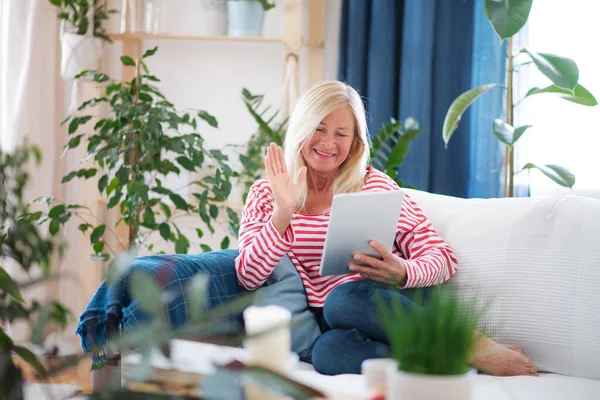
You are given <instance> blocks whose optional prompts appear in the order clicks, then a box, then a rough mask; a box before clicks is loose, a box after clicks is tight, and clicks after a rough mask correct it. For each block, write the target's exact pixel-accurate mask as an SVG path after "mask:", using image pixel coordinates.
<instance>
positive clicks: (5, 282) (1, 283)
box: [0, 267, 25, 302]
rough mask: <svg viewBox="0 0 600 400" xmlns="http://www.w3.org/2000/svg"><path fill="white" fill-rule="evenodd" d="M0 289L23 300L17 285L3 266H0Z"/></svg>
mask: <svg viewBox="0 0 600 400" xmlns="http://www.w3.org/2000/svg"><path fill="white" fill-rule="evenodd" d="M0 290H1V291H2V292H5V293H9V294H10V295H11V296H12V297H14V298H15V299H16V300H17V301H19V302H23V301H25V300H24V299H23V296H22V295H21V292H20V291H19V285H17V282H15V281H14V280H13V279H12V278H11V277H10V275H9V274H8V272H6V271H5V270H4V268H1V267H0Z"/></svg>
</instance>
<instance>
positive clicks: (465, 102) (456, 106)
mask: <svg viewBox="0 0 600 400" xmlns="http://www.w3.org/2000/svg"><path fill="white" fill-rule="evenodd" d="M495 87H502V85H499V84H497V83H491V84H488V85H483V86H479V87H476V88H474V89H471V90H467V91H466V92H464V93H462V94H461V95H460V96H458V97H457V98H456V99H455V100H454V101H453V102H452V104H451V105H450V108H449V109H448V112H446V118H444V127H443V128H442V137H443V139H444V143H445V144H446V147H448V142H449V141H450V138H451V137H452V134H453V133H454V131H455V130H456V128H458V123H459V122H460V118H461V117H462V115H463V113H464V112H465V111H466V110H467V108H469V106H470V105H471V103H473V101H475V99H476V98H477V97H479V96H481V95H482V94H484V93H485V92H487V91H488V90H490V89H493V88H495Z"/></svg>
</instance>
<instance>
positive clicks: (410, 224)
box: [393, 194, 458, 288]
mask: <svg viewBox="0 0 600 400" xmlns="http://www.w3.org/2000/svg"><path fill="white" fill-rule="evenodd" d="M396 243H397V245H398V248H395V249H394V251H393V253H395V254H396V255H399V256H400V257H402V258H403V259H404V264H405V266H406V274H407V281H406V285H405V286H404V288H410V287H426V286H433V285H437V284H440V283H443V282H446V281H447V280H448V279H450V278H452V276H453V275H454V274H455V273H456V269H457V266H458V262H457V259H456V256H455V254H454V252H453V251H452V249H451V248H450V247H449V246H448V244H447V243H446V242H445V241H444V240H443V239H442V238H440V237H439V236H438V235H437V233H436V232H435V230H434V229H433V225H432V224H431V222H430V221H429V220H428V219H427V217H426V216H425V214H424V213H423V211H422V210H421V208H420V207H419V206H418V205H417V203H415V201H414V200H412V199H411V198H410V197H409V196H408V194H405V195H404V204H403V205H402V212H401V214H400V220H399V221H398V232H397V234H396Z"/></svg>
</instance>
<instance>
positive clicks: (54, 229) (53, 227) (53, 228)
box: [48, 219, 60, 236]
mask: <svg viewBox="0 0 600 400" xmlns="http://www.w3.org/2000/svg"><path fill="white" fill-rule="evenodd" d="M48 229H49V231H50V234H51V235H52V236H55V235H56V234H57V233H58V230H59V229H60V222H59V221H58V220H57V219H53V220H52V221H50V226H49V228H48Z"/></svg>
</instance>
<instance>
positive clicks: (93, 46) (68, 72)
mask: <svg viewBox="0 0 600 400" xmlns="http://www.w3.org/2000/svg"><path fill="white" fill-rule="evenodd" d="M60 45H61V46H60V47H61V60H60V75H61V76H62V77H63V79H73V78H74V77H75V75H77V74H79V73H80V72H81V71H85V70H88V69H98V60H99V59H100V56H101V54H102V45H103V43H102V39H99V38H96V37H92V36H87V35H78V34H76V33H70V32H63V33H62V34H61V37H60Z"/></svg>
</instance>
